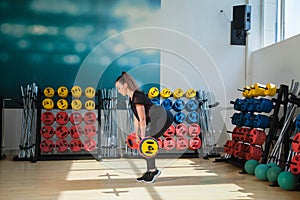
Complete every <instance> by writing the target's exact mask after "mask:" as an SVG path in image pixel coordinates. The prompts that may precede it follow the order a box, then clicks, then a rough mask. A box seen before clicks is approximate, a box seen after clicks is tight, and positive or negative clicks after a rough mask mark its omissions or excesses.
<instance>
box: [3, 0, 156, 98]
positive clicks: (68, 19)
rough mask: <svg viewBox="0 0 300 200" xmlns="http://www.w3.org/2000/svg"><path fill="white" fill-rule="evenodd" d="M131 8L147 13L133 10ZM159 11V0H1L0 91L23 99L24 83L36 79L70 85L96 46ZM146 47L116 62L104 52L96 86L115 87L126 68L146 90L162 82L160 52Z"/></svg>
mask: <svg viewBox="0 0 300 200" xmlns="http://www.w3.org/2000/svg"><path fill="white" fill-rule="evenodd" d="M131 9H134V10H135V11H136V10H138V11H140V12H142V13H143V15H138V14H137V15H132V12H131ZM158 10H160V0H130V1H122V0H72V1H68V0H23V1H21V0H1V1H0V67H1V73H0V80H1V85H0V96H4V97H7V98H14V99H20V98H21V92H20V86H21V85H23V86H25V85H27V84H31V83H32V82H36V83H37V85H38V86H39V88H41V89H43V88H45V87H47V86H52V87H53V88H54V89H57V88H58V87H59V86H61V85H65V86H67V87H68V88H71V87H72V86H73V85H74V82H75V79H76V76H77V73H78V70H79V68H80V66H81V65H82V63H83V62H84V60H85V59H86V57H87V56H88V55H89V54H90V53H91V52H92V51H93V49H95V48H96V47H97V45H99V44H101V42H103V41H105V40H107V39H108V38H109V37H111V36H113V35H114V34H118V33H120V32H122V31H125V30H128V29H131V28H133V27H136V26H137V25H136V24H134V23H135V22H138V23H139V25H140V24H142V23H141V21H142V20H145V18H146V19H147V18H151V17H152V16H151V13H153V12H155V11H158ZM147 13H149V14H148V16H146V17H145V15H147ZM145 39H146V38H145ZM116 45H117V44H116ZM114 50H115V51H116V50H117V49H114V47H113V48H112V49H110V50H105V51H106V52H105V53H108V52H107V51H114ZM147 51H148V50H134V51H132V52H128V53H126V54H124V55H119V56H118V57H117V58H116V59H115V60H113V61H112V62H111V63H105V57H102V56H101V55H99V59H97V60H95V61H94V65H96V66H98V67H105V72H104V73H103V76H102V77H101V78H100V80H99V82H98V84H97V87H98V88H112V87H114V81H115V79H116V77H117V76H118V75H120V74H121V72H122V71H129V72H132V75H133V76H134V77H135V78H136V79H137V81H138V83H140V84H141V86H142V89H143V90H145V91H147V90H148V89H149V88H150V87H152V86H158V84H159V82H160V67H159V63H160V51H159V50H152V52H151V53H150V54H149V52H147ZM114 54H116V52H114ZM103 62H104V63H105V64H103ZM91 70H93V68H91ZM91 73H93V71H91ZM145 74H147V76H145ZM86 81H87V83H88V81H89V80H86Z"/></svg>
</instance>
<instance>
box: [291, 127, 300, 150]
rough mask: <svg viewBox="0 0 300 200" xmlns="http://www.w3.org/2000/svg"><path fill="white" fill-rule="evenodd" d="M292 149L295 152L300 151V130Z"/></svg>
mask: <svg viewBox="0 0 300 200" xmlns="http://www.w3.org/2000/svg"><path fill="white" fill-rule="evenodd" d="M292 150H293V151H294V152H295V153H300V132H298V133H297V134H296V135H295V136H294V138H293V141H292Z"/></svg>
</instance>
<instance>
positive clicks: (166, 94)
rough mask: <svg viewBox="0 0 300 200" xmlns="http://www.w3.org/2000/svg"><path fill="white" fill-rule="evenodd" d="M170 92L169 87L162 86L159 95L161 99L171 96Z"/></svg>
mask: <svg viewBox="0 0 300 200" xmlns="http://www.w3.org/2000/svg"><path fill="white" fill-rule="evenodd" d="M171 94H172V92H171V90H170V89H169V88H164V89H163V90H162V91H161V92H160V97H161V98H163V99H167V98H169V97H170V96H171Z"/></svg>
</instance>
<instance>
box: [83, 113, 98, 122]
mask: <svg viewBox="0 0 300 200" xmlns="http://www.w3.org/2000/svg"><path fill="white" fill-rule="evenodd" d="M83 120H84V122H85V123H86V124H94V123H95V122H96V121H97V117H96V114H95V113H94V112H87V113H85V114H84V117H83Z"/></svg>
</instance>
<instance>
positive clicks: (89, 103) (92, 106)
mask: <svg viewBox="0 0 300 200" xmlns="http://www.w3.org/2000/svg"><path fill="white" fill-rule="evenodd" d="M84 106H85V109H87V110H94V109H95V102H94V101H93V100H87V101H86V102H85V104H84Z"/></svg>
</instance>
